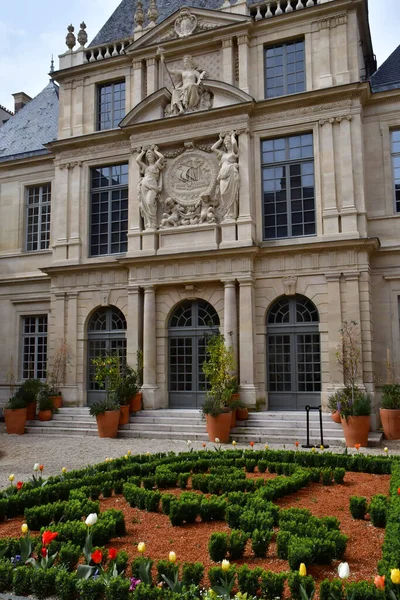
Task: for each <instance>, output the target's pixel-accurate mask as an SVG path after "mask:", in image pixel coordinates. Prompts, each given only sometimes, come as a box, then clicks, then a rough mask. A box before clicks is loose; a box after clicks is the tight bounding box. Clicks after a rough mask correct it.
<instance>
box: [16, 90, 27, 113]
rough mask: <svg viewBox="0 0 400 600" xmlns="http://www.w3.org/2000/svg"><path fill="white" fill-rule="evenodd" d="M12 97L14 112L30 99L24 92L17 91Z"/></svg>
mask: <svg viewBox="0 0 400 600" xmlns="http://www.w3.org/2000/svg"><path fill="white" fill-rule="evenodd" d="M13 97H14V114H15V113H17V112H18V111H19V110H21V108H24V106H25V104H28V102H30V101H31V100H32V98H31V97H30V96H28V94H25V92H17V93H16V94H13Z"/></svg>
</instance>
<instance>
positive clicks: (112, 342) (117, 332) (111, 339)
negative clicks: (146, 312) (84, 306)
mask: <svg viewBox="0 0 400 600" xmlns="http://www.w3.org/2000/svg"><path fill="white" fill-rule="evenodd" d="M105 354H118V355H119V356H120V357H121V363H125V362H126V319H125V317H124V315H123V313H122V312H121V311H120V310H119V309H118V308H117V307H116V306H107V307H101V308H98V309H97V310H95V312H94V313H93V315H92V316H91V318H90V320H89V323H88V343H87V364H88V373H87V382H88V385H87V403H88V405H90V404H93V402H96V401H97V400H101V399H102V398H104V396H105V391H104V390H102V389H100V388H99V386H98V384H97V383H96V381H95V379H94V366H93V364H92V360H93V359H94V358H97V357H98V356H102V355H103V356H104V355H105Z"/></svg>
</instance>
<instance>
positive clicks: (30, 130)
mask: <svg viewBox="0 0 400 600" xmlns="http://www.w3.org/2000/svg"><path fill="white" fill-rule="evenodd" d="M57 133H58V86H57V85H56V84H55V83H54V82H53V81H50V82H49V83H48V85H47V86H46V87H45V88H44V89H43V90H42V91H41V92H40V94H38V95H37V96H36V97H35V98H33V100H31V101H30V102H29V103H28V104H26V105H25V106H24V107H23V108H21V110H19V111H18V112H17V113H16V114H15V115H14V116H13V117H10V119H9V120H8V121H7V123H5V124H4V125H3V127H2V128H1V129H0V162H4V161H5V160H13V159H17V158H26V157H28V156H35V155H36V154H47V153H48V150H46V148H44V146H43V144H47V143H48V142H52V141H53V140H55V139H57Z"/></svg>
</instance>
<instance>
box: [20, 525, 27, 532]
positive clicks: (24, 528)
mask: <svg viewBox="0 0 400 600" xmlns="http://www.w3.org/2000/svg"><path fill="white" fill-rule="evenodd" d="M21 531H22V533H27V532H28V525H27V524H26V523H24V524H23V525H21Z"/></svg>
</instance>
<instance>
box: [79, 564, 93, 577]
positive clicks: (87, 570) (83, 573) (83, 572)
mask: <svg viewBox="0 0 400 600" xmlns="http://www.w3.org/2000/svg"><path fill="white" fill-rule="evenodd" d="M95 568H96V567H90V566H89V565H78V568H77V570H76V576H77V578H78V579H89V577H91V575H92V573H93V572H94V570H95Z"/></svg>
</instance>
